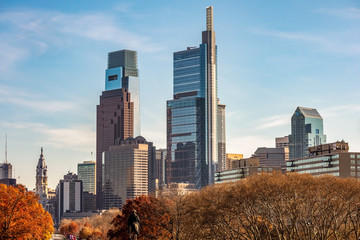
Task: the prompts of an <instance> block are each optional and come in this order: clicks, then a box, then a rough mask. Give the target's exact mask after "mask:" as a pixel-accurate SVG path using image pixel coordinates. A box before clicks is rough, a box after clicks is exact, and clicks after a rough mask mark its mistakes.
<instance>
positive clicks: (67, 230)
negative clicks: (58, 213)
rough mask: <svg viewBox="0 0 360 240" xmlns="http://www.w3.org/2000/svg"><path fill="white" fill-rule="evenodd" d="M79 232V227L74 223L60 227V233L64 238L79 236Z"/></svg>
mask: <svg viewBox="0 0 360 240" xmlns="http://www.w3.org/2000/svg"><path fill="white" fill-rule="evenodd" d="M78 232H79V226H78V225H77V223H76V222H74V221H71V222H69V223H68V224H65V225H62V226H61V227H60V233H61V234H62V235H64V236H68V235H77V234H78Z"/></svg>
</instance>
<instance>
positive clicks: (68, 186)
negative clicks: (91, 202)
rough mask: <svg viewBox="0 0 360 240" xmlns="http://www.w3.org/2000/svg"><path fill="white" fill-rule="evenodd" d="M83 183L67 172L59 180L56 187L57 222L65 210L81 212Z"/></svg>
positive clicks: (58, 222)
mask: <svg viewBox="0 0 360 240" xmlns="http://www.w3.org/2000/svg"><path fill="white" fill-rule="evenodd" d="M82 198H83V185H82V181H81V180H79V179H78V176H77V175H76V174H74V173H70V172H68V174H66V175H64V179H63V180H60V182H59V184H58V186H57V188H56V199H57V204H56V205H57V209H56V216H57V219H56V220H57V224H60V220H61V218H62V216H63V214H64V213H65V212H81V211H82V203H83V199H82Z"/></svg>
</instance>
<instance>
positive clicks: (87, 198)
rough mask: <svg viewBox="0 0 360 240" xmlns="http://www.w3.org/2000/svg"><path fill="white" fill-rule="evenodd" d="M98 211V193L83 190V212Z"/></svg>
mask: <svg viewBox="0 0 360 240" xmlns="http://www.w3.org/2000/svg"><path fill="white" fill-rule="evenodd" d="M93 211H96V195H95V194H93V193H89V192H86V191H83V196H82V212H93Z"/></svg>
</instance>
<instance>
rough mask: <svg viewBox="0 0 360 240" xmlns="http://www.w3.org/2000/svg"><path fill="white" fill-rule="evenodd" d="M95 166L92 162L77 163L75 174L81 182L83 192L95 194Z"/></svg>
mask: <svg viewBox="0 0 360 240" xmlns="http://www.w3.org/2000/svg"><path fill="white" fill-rule="evenodd" d="M95 166H96V164H95V162H94V161H84V162H83V163H78V166H77V173H78V176H79V180H81V181H82V182H83V190H84V192H89V193H92V194H96V171H95V169H96V168H95Z"/></svg>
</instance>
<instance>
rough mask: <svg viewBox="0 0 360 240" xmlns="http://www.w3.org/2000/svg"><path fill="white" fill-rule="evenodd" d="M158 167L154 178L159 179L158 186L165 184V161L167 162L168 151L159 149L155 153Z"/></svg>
mask: <svg viewBox="0 0 360 240" xmlns="http://www.w3.org/2000/svg"><path fill="white" fill-rule="evenodd" d="M155 159H156V165H155V166H154V168H155V174H154V178H155V179H158V184H157V185H158V186H157V187H159V186H162V185H164V184H165V161H166V149H157V150H156V152H155Z"/></svg>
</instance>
